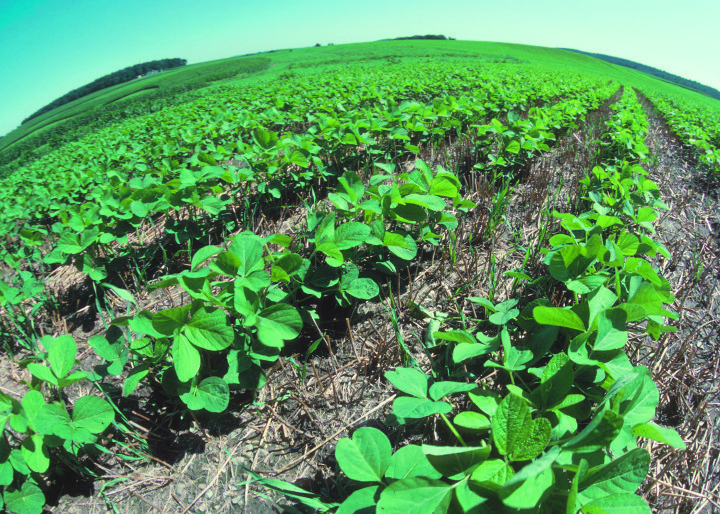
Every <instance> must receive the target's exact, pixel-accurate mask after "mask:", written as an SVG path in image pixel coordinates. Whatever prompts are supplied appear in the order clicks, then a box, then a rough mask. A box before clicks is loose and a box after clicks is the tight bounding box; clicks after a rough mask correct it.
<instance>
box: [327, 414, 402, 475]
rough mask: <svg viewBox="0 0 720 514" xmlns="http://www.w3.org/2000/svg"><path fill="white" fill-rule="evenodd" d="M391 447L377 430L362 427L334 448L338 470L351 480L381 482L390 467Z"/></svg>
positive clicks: (383, 435)
mask: <svg viewBox="0 0 720 514" xmlns="http://www.w3.org/2000/svg"><path fill="white" fill-rule="evenodd" d="M391 456H392V446H391V445H390V441H389V440H388V438H387V437H386V436H385V434H383V433H382V432H381V431H380V430H378V429H377V428H372V427H362V428H359V429H357V430H356V431H355V433H354V434H353V436H352V439H348V438H344V439H341V440H340V441H338V444H337V447H336V448H335V457H336V458H337V461H338V465H339V466H340V469H342V471H343V472H344V473H345V474H346V475H347V476H348V478H351V479H352V480H357V481H359V482H381V483H382V478H383V476H384V475H385V471H386V470H387V469H388V466H390V458H391Z"/></svg>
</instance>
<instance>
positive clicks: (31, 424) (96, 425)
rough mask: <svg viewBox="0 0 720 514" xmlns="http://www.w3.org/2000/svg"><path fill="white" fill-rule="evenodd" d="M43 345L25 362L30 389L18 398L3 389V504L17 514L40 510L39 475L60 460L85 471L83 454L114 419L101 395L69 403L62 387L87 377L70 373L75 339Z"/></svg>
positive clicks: (0, 424)
mask: <svg viewBox="0 0 720 514" xmlns="http://www.w3.org/2000/svg"><path fill="white" fill-rule="evenodd" d="M40 344H41V346H42V347H43V349H44V350H45V351H43V352H40V353H38V354H37V355H35V356H34V357H32V358H30V359H26V360H25V361H23V362H21V366H24V367H27V369H28V370H29V371H30V373H31V374H32V377H33V378H32V382H31V383H30V387H31V389H30V390H29V391H28V392H27V393H26V394H25V396H24V397H23V398H22V400H19V401H18V400H17V399H15V398H13V397H11V396H9V395H7V394H4V393H0V487H2V488H3V494H2V499H1V500H0V504H4V508H5V509H6V510H7V511H8V512H13V513H17V514H40V513H41V512H42V511H43V506H44V505H45V495H44V494H43V492H42V489H41V488H40V485H39V481H38V474H39V475H43V474H45V473H48V472H49V471H51V470H53V469H54V466H56V465H58V464H60V463H61V462H65V463H68V464H69V465H71V466H73V467H74V468H76V469H79V470H82V469H83V466H81V465H80V464H79V462H78V459H80V458H81V457H82V456H83V455H86V454H88V452H90V451H91V449H92V448H93V446H94V444H95V443H96V441H97V438H98V436H99V435H100V434H102V433H103V432H104V431H105V429H107V427H108V426H109V425H110V423H112V422H113V420H114V419H115V411H114V409H113V406H112V405H111V404H110V403H108V402H107V401H105V400H103V399H102V398H98V397H96V396H82V397H80V398H78V399H77V400H76V401H75V403H74V404H73V405H72V406H70V405H66V403H65V399H64V395H63V394H62V390H63V388H65V387H67V386H69V385H71V384H74V383H76V382H79V381H81V380H85V379H87V378H88V374H87V373H86V372H84V371H75V372H73V373H71V371H72V368H73V367H74V366H75V364H76V360H75V356H76V353H77V345H76V343H75V341H74V339H73V338H72V337H71V336H69V335H64V336H59V337H52V336H45V337H43V338H42V339H41V340H40ZM69 407H72V412H68V408H69ZM8 427H9V429H8Z"/></svg>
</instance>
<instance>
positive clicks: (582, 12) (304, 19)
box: [0, 0, 720, 135]
mask: <svg viewBox="0 0 720 514" xmlns="http://www.w3.org/2000/svg"><path fill="white" fill-rule="evenodd" d="M415 34H444V35H446V36H450V37H454V38H456V39H464V40H475V41H500V42H508V43H523V44H529V45H539V46H549V47H566V48H576V49H579V50H584V51H588V52H598V53H604V54H609V55H613V56H616V57H623V58H626V59H630V60H633V61H637V62H640V63H643V64H647V65H649V66H654V67H656V68H660V69H662V70H665V71H667V72H670V73H675V74H677V75H680V76H683V77H685V78H688V79H692V80H696V81H698V82H701V83H703V84H706V85H709V86H712V87H714V88H716V89H720V0H604V1H589V0H543V1H538V0H435V1H429V0H359V1H347V0H345V1H343V0H330V1H328V0H274V1H260V0H253V1H249V0H0V135H2V134H5V133H7V132H9V131H11V130H13V129H14V128H15V127H17V126H18V125H19V124H20V122H21V121H22V120H23V119H24V118H26V117H27V116H29V115H30V114H32V113H33V112H35V111H36V110H38V109H39V108H41V107H43V106H44V105H46V104H48V103H50V102H51V101H53V100H55V99H56V98H58V97H60V96H62V95H63V94H65V93H67V92H69V91H71V90H72V89H75V88H78V87H80V86H83V85H85V84H87V83H88V82H92V81H93V80H95V79H96V78H99V77H101V76H103V75H106V74H108V73H111V72H113V71H116V70H119V69H122V68H124V67H126V66H130V65H133V64H138V63H141V62H145V61H151V60H155V59H163V58H172V57H180V58H185V59H187V60H188V61H189V63H195V62H202V61H207V60H212V59H219V58H223V57H231V56H234V55H241V54H246V53H251V52H259V51H265V50H273V49H280V48H298V47H306V46H312V45H314V44H315V43H320V44H323V45H325V44H327V43H335V44H341V43H355V42H365V41H375V40H378V39H384V38H393V37H399V36H410V35H415Z"/></svg>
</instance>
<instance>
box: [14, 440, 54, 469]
mask: <svg viewBox="0 0 720 514" xmlns="http://www.w3.org/2000/svg"><path fill="white" fill-rule="evenodd" d="M44 439H45V436H44V435H42V434H33V435H29V436H26V437H25V439H23V442H22V445H21V447H20V451H21V452H22V456H23V459H25V464H27V466H28V467H29V468H30V469H31V470H33V471H35V472H36V473H45V472H46V471H47V470H48V468H49V467H50V454H49V453H48V450H47V448H46V447H45V445H44V444H43V441H44Z"/></svg>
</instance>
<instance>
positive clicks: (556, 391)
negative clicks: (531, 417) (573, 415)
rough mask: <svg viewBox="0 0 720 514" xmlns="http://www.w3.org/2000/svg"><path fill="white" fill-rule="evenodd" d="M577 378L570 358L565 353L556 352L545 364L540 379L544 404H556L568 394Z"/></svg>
mask: <svg viewBox="0 0 720 514" xmlns="http://www.w3.org/2000/svg"><path fill="white" fill-rule="evenodd" d="M574 379H575V376H574V373H573V366H572V362H571V361H570V358H569V357H568V356H567V355H565V354H564V353H558V354H556V355H555V356H554V357H553V358H552V359H550V362H548V363H547V366H545V370H544V371H543V374H542V378H541V379H540V394H541V396H542V400H543V404H547V405H548V406H554V405H557V404H559V403H560V402H562V400H563V398H565V396H567V394H568V393H569V392H570V389H571V388H572V385H573V380H574Z"/></svg>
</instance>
